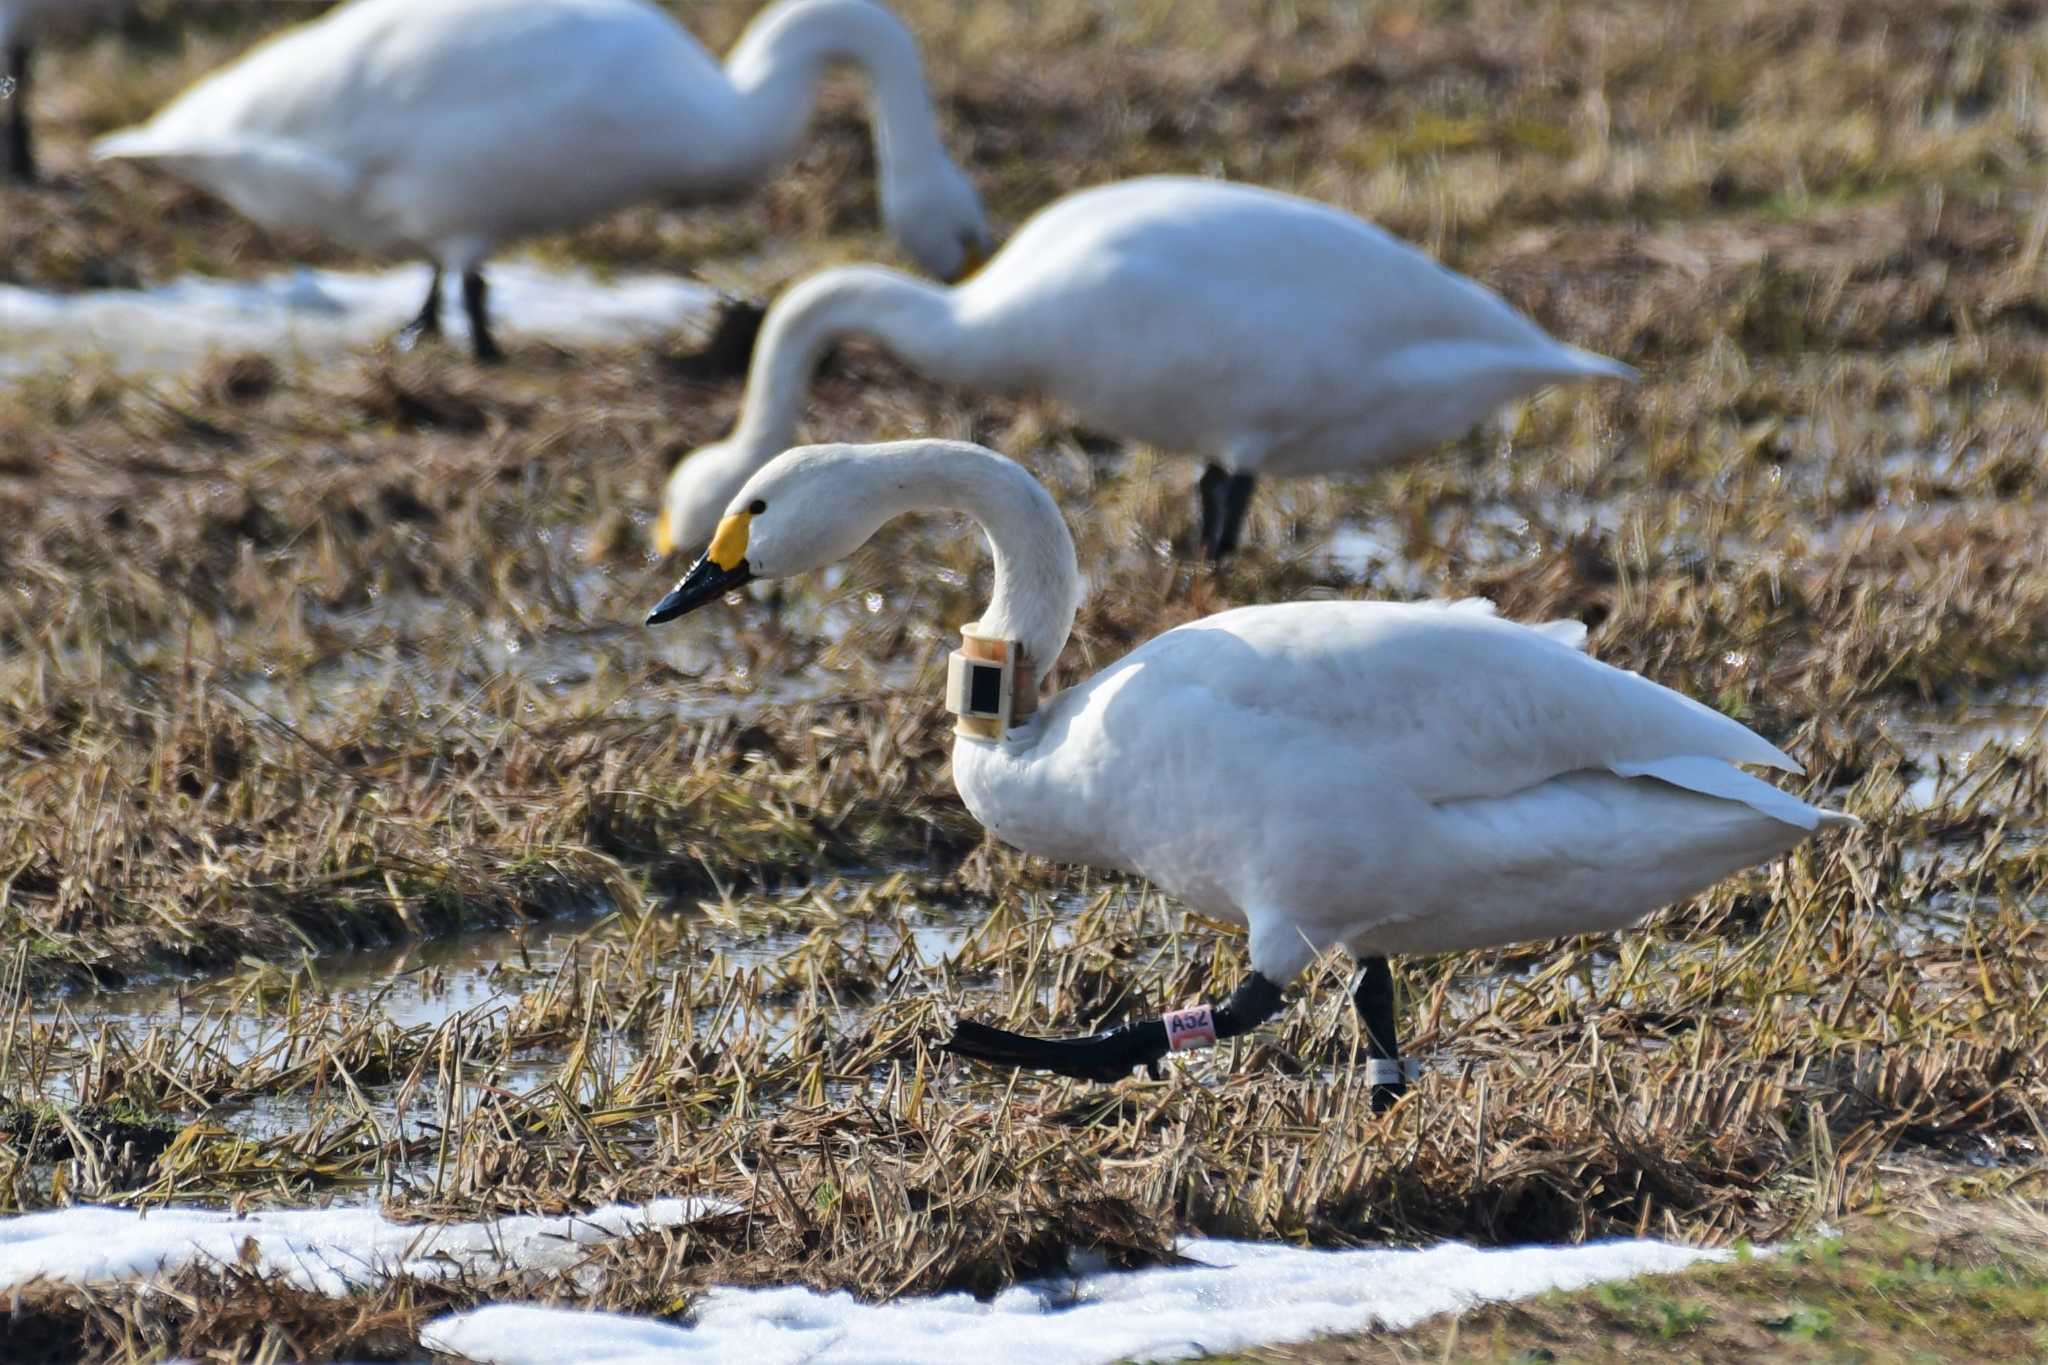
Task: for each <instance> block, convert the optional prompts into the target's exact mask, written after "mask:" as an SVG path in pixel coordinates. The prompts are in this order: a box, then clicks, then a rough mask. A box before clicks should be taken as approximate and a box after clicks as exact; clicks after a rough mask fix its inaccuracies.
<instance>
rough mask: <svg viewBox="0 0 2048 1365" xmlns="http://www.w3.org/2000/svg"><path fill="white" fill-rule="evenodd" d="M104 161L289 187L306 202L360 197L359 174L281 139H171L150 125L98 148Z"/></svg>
mask: <svg viewBox="0 0 2048 1365" xmlns="http://www.w3.org/2000/svg"><path fill="white" fill-rule="evenodd" d="M92 154H93V158H94V159H95V160H98V161H115V160H136V161H153V162H156V163H157V164H159V165H161V166H163V167H165V168H166V169H168V170H170V171H172V172H174V173H175V174H177V175H180V176H183V177H184V178H186V179H190V180H193V181H195V182H197V183H199V184H201V185H205V186H207V187H208V188H212V189H220V188H221V187H223V186H226V185H237V186H244V185H250V184H260V183H262V182H263V181H266V180H268V181H273V182H277V183H279V184H281V185H283V186H288V187H290V189H291V190H292V192H293V193H294V194H295V195H296V196H297V197H299V198H302V199H313V200H320V201H327V202H333V203H343V202H346V201H347V200H348V199H349V198H350V196H352V195H354V194H355V193H357V191H358V189H359V188H360V185H361V177H360V176H358V175H357V174H356V172H355V171H354V170H353V169H352V168H350V167H349V166H346V165H344V164H342V163H341V162H339V161H336V160H335V159H334V158H332V157H329V156H324V155H322V154H321V153H319V152H316V151H314V150H312V149H311V148H308V147H305V146H302V145H300V144H298V143H293V142H284V141H279V140H278V139H275V138H256V137H246V136H241V137H212V138H201V139H184V138H171V137H167V136H165V135H164V134H162V133H160V132H158V131H156V130H155V129H154V128H152V127H150V126H149V125H144V126H143V127H140V128H130V129H128V130H126V131H125V132H119V133H110V134H108V135H107V136H106V137H103V138H101V139H100V140H99V141H97V142H95V143H93V144H92Z"/></svg>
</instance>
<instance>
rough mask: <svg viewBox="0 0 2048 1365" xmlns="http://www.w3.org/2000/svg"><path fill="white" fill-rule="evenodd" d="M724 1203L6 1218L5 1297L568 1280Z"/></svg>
mask: <svg viewBox="0 0 2048 1365" xmlns="http://www.w3.org/2000/svg"><path fill="white" fill-rule="evenodd" d="M736 1211H737V1206H736V1205H733V1204H729V1203H726V1202H725V1201H722V1200H708V1199H658V1200H655V1201H654V1202H652V1203H649V1204H646V1205H630V1204H609V1205H606V1206H605V1207H603V1208H600V1209H594V1210H592V1211H591V1212H589V1213H583V1214H574V1215H571V1216H567V1217H559V1218H543V1217H537V1216H529V1217H515V1218H496V1219H492V1220H490V1221H488V1222H482V1223H394V1222H392V1221H391V1220H390V1219H389V1218H386V1217H384V1215H382V1214H381V1213H378V1212H377V1211H376V1210H374V1209H360V1208H335V1209H299V1210H276V1211H266V1212H261V1213H251V1214H248V1215H246V1216H244V1217H239V1218H238V1217H236V1216H235V1215H234V1214H232V1213H226V1212H216V1211H214V1210H211V1209H153V1210H150V1211H148V1212H146V1213H138V1212H135V1211H133V1210H130V1209H109V1208H99V1207H95V1206H91V1205H81V1206H79V1207H76V1208H68V1209H57V1210H53V1211H51V1212H49V1213H30V1214H23V1215H21V1216H20V1217H16V1218H6V1219H0V1292H7V1291H12V1290H14V1289H17V1288H19V1287H20V1286H22V1285H25V1284H28V1283H30V1282H32V1281H36V1280H44V1281H59V1282H62V1283H66V1284H100V1283H106V1282H109V1281H115V1282H122V1281H130V1280H146V1279H149V1278H151V1277H152V1276H158V1275H171V1274H175V1273H176V1272H178V1271H179V1270H182V1269H184V1268H186V1267H187V1266H193V1265H200V1266H205V1265H236V1264H240V1265H244V1266H247V1267H249V1268H251V1269H260V1270H263V1271H266V1272H272V1273H278V1274H282V1275H284V1276H286V1277H287V1278H289V1279H290V1280H291V1281H292V1282H293V1283H296V1284H298V1285H300V1286H302V1287H304V1288H306V1289H310V1290H313V1291H314V1292H316V1293H321V1294H326V1295H329V1296H333V1297H340V1296H342V1295H346V1294H351V1293H355V1292H357V1291H359V1290H361V1289H363V1288H364V1287H366V1286H367V1285H370V1284H374V1283H376V1282H378V1281H380V1280H382V1279H387V1278H390V1277H392V1276H396V1275H410V1276H412V1277H414V1278H419V1279H438V1278H440V1277H442V1276H454V1275H459V1274H462V1273H464V1272H466V1271H474V1272H477V1273H481V1274H488V1273H490V1272H493V1271H497V1270H538V1271H559V1270H566V1269H569V1268H571V1267H573V1266H575V1265H576V1264H578V1263H579V1262H581V1261H582V1260H584V1259H585V1258H586V1257H587V1256H588V1255H589V1254H590V1249H591V1248H592V1247H594V1246H597V1245H598V1244H600V1243H603V1242H606V1241H609V1240H611V1239H612V1238H614V1237H621V1236H626V1235H628V1234H631V1233H636V1232H644V1231H646V1230H647V1229H649V1228H664V1227H679V1226H681V1225H683V1224H685V1223H691V1222H695V1221H696V1220H697V1219H699V1218H703V1217H707V1216H709V1215H712V1214H717V1213H730V1212H736Z"/></svg>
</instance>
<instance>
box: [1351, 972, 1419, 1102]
mask: <svg viewBox="0 0 2048 1365" xmlns="http://www.w3.org/2000/svg"><path fill="white" fill-rule="evenodd" d="M1358 965H1359V967H1360V968H1361V970H1360V971H1359V973H1358V985H1357V986H1355V987H1354V988H1353V989H1352V992H1351V1003H1352V1004H1353V1005H1355V1006H1357V1007H1358V1020H1359V1022H1360V1023H1361V1024H1363V1025H1364V1026H1365V1055H1366V1058H1367V1061H1366V1066H1367V1068H1368V1071H1369V1073H1370V1076H1371V1080H1372V1111H1373V1113H1375V1114H1384V1113H1385V1112H1386V1111H1387V1110H1389V1109H1391V1108H1392V1107H1393V1105H1394V1101H1395V1100H1398V1099H1400V1098H1401V1096H1402V1095H1404V1094H1406V1093H1407V1091H1408V1080H1407V1073H1406V1071H1405V1070H1404V1069H1403V1068H1402V1065H1401V1042H1400V1035H1399V1033H1397V1032H1396V1031H1395V1025H1394V973H1393V972H1392V971H1391V970H1390V969H1389V968H1388V967H1387V960H1386V959H1385V958H1383V957H1368V958H1364V959H1361V960H1360V962H1359V964H1358Z"/></svg>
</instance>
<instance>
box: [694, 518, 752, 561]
mask: <svg viewBox="0 0 2048 1365" xmlns="http://www.w3.org/2000/svg"><path fill="white" fill-rule="evenodd" d="M753 520H754V518H753V515H752V514H751V513H748V512H735V513H733V514H732V515H731V516H729V517H727V518H726V519H725V520H724V521H721V522H719V523H718V534H716V535H714V536H712V537H711V548H710V549H708V550H706V551H705V552H704V557H705V558H706V559H708V560H710V561H711V562H712V563H713V564H716V565H717V566H718V567H719V568H721V569H726V570H732V569H737V568H738V567H739V566H740V561H741V560H743V559H745V558H746V557H747V528H748V526H750V525H752V524H753Z"/></svg>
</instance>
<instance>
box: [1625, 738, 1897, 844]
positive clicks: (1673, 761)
mask: <svg viewBox="0 0 2048 1365" xmlns="http://www.w3.org/2000/svg"><path fill="white" fill-rule="evenodd" d="M1610 771H1611V772H1613V773H1614V774H1615V775H1616V776H1617V777H1654V778H1656V779H1657V780H1658V781H1659V782H1667V783H1669V784H1670V785H1672V786H1674V787H1683V788H1684V789H1685V790H1686V791H1690V792H1698V793H1699V794H1700V795H1702V796H1712V797H1718V798H1720V799H1721V800H1723V801H1736V802H1740V803H1741V804H1742V805H1745V806H1748V807H1749V808H1750V809H1751V810H1753V811H1755V812H1756V813H1757V814H1759V815H1767V816H1769V817H1770V818H1771V819H1773V820H1781V821H1783V822H1784V823H1786V824H1788V825H1793V826H1796V827H1798V828H1800V829H1803V830H1808V831H1812V830H1817V829H1822V828H1825V827H1828V826H1833V825H1845V826H1848V827H1849V828H1852V829H1854V828H1859V827H1861V825H1862V824H1863V822H1862V821H1861V820H1858V819H1857V818H1856V817H1855V816H1853V815H1847V814H1844V813H1843V812H1841V811H1832V810H1823V809H1822V808H1821V807H1819V806H1814V805H1809V804H1808V803H1806V802H1804V801H1802V800H1800V799H1799V798H1798V797H1796V796H1794V795H1792V793H1790V792H1788V791H1783V790H1780V789H1779V788H1777V787H1774V786H1772V785H1771V784H1770V783H1768V782H1766V781H1764V780H1763V779H1761V778H1757V777H1751V776H1750V775H1749V774H1748V773H1746V772H1743V771H1742V770H1741V769H1740V768H1737V767H1735V766H1734V765H1733V764H1730V763H1726V762H1723V761H1722V760H1721V759H1718V758H1700V757H1695V756H1684V757H1678V758H1659V759H1653V760H1651V761H1649V762H1647V763H1616V764H1613V765H1612V766H1611V768H1610Z"/></svg>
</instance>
